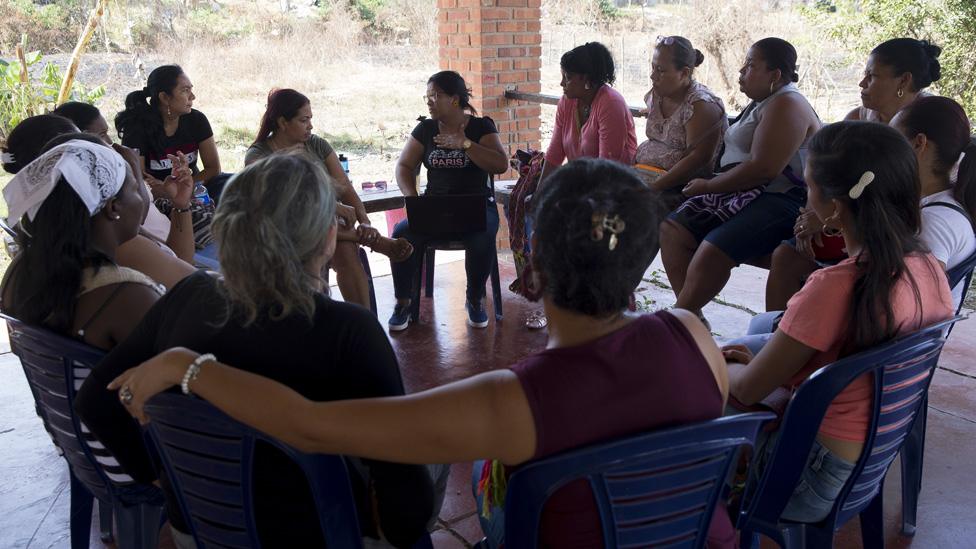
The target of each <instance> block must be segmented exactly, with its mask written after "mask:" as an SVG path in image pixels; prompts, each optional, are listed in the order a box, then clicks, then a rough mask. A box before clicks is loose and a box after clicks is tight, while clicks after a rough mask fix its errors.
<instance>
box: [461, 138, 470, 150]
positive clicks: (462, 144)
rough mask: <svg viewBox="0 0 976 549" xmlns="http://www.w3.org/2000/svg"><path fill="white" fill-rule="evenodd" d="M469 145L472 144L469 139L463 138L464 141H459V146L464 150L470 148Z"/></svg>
mask: <svg viewBox="0 0 976 549" xmlns="http://www.w3.org/2000/svg"><path fill="white" fill-rule="evenodd" d="M471 145H472V143H471V140H470V139H465V140H464V143H461V148H462V149H464V150H468V149H470V148H471Z"/></svg>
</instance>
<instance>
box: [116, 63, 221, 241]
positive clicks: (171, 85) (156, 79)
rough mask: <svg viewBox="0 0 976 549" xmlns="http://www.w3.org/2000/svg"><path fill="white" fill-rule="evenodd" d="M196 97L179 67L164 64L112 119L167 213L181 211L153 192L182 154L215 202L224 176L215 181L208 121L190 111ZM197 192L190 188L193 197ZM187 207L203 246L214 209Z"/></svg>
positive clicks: (214, 157)
mask: <svg viewBox="0 0 976 549" xmlns="http://www.w3.org/2000/svg"><path fill="white" fill-rule="evenodd" d="M195 99H196V96H195V95H193V83H192V82H190V78H189V77H188V76H187V75H186V73H184V72H183V69H182V68H180V66H179V65H163V66H161V67H157V68H156V69H154V70H153V71H152V72H151V73H149V78H148V79H147V80H146V87H144V88H142V89H141V90H136V91H133V92H131V93H129V95H127V96H126V98H125V110H123V111H122V112H120V113H118V114H117V115H116V116H115V128H116V130H117V131H118V133H119V137H121V139H122V144H123V145H125V146H126V147H129V148H132V149H136V150H138V151H139V156H140V158H141V159H142V173H143V178H144V179H145V180H146V183H147V184H149V187H150V188H151V189H152V190H153V196H154V197H155V198H156V199H157V200H156V207H158V208H159V209H160V211H162V212H163V213H164V214H167V215H169V213H170V210H171V209H178V210H181V211H182V210H186V208H181V207H180V205H179V204H176V203H174V202H173V201H172V199H171V198H170V197H169V196H166V194H165V193H160V192H158V191H157V190H159V189H165V188H166V187H165V184H164V183H165V182H166V178H167V177H168V176H170V175H172V172H173V169H174V168H175V167H177V166H176V164H175V162H176V159H177V158H181V157H180V155H181V154H182V155H184V156H185V165H186V167H188V168H189V169H190V172H191V174H192V176H193V180H194V181H195V182H196V184H197V186H203V187H206V188H207V190H208V193H209V195H210V197H211V199H212V200H213V201H217V200H219V198H220V191H221V189H222V187H223V184H224V183H225V182H226V178H224V177H217V176H218V175H220V156H219V155H218V154H217V145H216V143H215V141H214V135H213V130H212V129H211V128H210V121H209V120H207V117H206V116H205V115H204V114H203V113H202V112H200V111H198V110H196V109H194V108H193V101H194V100H195ZM201 162H202V163H203V167H202V168H201V167H200V163H201ZM180 164H183V161H182V160H181V161H180ZM198 192H199V189H194V194H197V193H198ZM188 208H190V213H191V214H192V219H193V233H194V239H195V242H196V246H197V247H198V248H203V247H205V246H206V245H208V244H209V243H210V241H211V236H210V220H211V219H212V217H213V205H212V204H211V203H210V201H202V202H201V201H196V200H194V201H193V204H191V205H190V206H188Z"/></svg>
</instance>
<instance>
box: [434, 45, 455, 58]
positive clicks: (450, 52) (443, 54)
mask: <svg viewBox="0 0 976 549" xmlns="http://www.w3.org/2000/svg"><path fill="white" fill-rule="evenodd" d="M437 55H438V57H440V58H441V59H442V60H445V59H456V58H457V56H458V49H457V48H446V47H441V48H439V49H438V54H437Z"/></svg>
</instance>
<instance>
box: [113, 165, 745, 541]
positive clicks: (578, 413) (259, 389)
mask: <svg viewBox="0 0 976 549" xmlns="http://www.w3.org/2000/svg"><path fill="white" fill-rule="evenodd" d="M540 193H541V196H539V197H538V200H537V201H536V203H537V206H536V213H535V217H534V221H535V227H536V232H535V234H534V236H533V242H532V249H533V252H534V253H533V257H532V266H533V271H534V273H533V274H531V275H530V276H531V277H532V279H533V281H534V284H533V286H534V287H535V289H536V290H537V292H535V293H536V294H538V295H541V298H542V301H543V304H544V306H545V311H546V315H547V316H548V317H549V342H548V345H547V348H546V349H545V350H543V351H541V352H539V353H536V354H534V355H531V356H529V357H527V358H525V359H523V360H522V361H520V362H518V363H517V364H515V365H514V366H512V368H511V369H507V370H496V371H492V372H487V373H484V374H480V375H477V376H474V377H471V378H469V379H466V380H462V381H459V382H455V383H451V384H449V385H445V386H443V387H439V388H435V389H431V390H429V391H424V392H422V393H417V394H414V395H409V396H405V397H398V398H382V399H364V400H350V401H343V402H322V403H318V402H315V403H313V402H310V401H308V400H306V399H304V398H303V397H301V396H300V395H299V394H298V393H295V392H294V391H292V390H290V389H288V388H287V387H285V386H283V385H280V384H278V383H275V382H272V381H270V380H268V379H265V378H262V377H259V376H256V375H253V374H249V373H245V372H243V371H239V370H235V369H233V368H231V367H229V366H225V365H222V364H220V363H219V362H218V361H216V360H210V361H205V362H204V364H203V365H202V366H200V368H199V370H197V371H196V374H197V375H196V377H193V379H192V380H191V381H190V382H189V389H190V390H191V391H192V392H194V393H196V394H198V395H199V396H201V397H203V398H206V399H207V400H209V401H210V402H212V403H213V404H215V405H216V406H217V407H219V408H221V409H222V410H224V411H225V412H227V413H228V414H230V415H231V416H233V417H235V418H237V419H239V420H240V421H243V422H244V423H247V424H249V425H252V426H254V427H256V428H258V429H260V430H262V431H264V432H266V433H268V434H270V435H272V436H274V437H277V438H280V439H282V440H283V441H285V442H287V443H289V444H292V445H294V446H296V447H297V448H299V449H301V450H303V451H308V452H324V453H338V454H347V453H348V454H351V455H361V456H364V457H369V458H374V459H384V460H390V461H399V462H404V463H444V462H455V461H465V460H473V459H479V458H489V459H492V460H496V461H497V462H498V463H500V464H504V465H505V466H507V467H517V466H518V465H519V464H521V463H525V462H527V461H530V460H533V459H537V458H541V457H544V456H547V455H549V454H553V453H556V452H561V451H563V450H567V449H570V448H574V447H577V446H582V445H586V444H591V443H594V442H598V441H602V440H606V439H611V438H614V437H620V436H624V435H629V434H634V433H638V432H642V431H648V430H653V429H655V428H659V427H670V426H674V425H678V424H683V423H690V422H696V421H702V420H707V419H710V418H715V417H719V416H721V415H722V410H723V407H724V403H725V398H726V395H727V386H728V383H727V379H726V372H725V360H724V359H723V357H722V355H721V352H720V351H719V349H718V347H717V346H716V345H715V343H714V341H713V340H712V338H711V334H710V333H709V332H708V330H706V329H705V327H704V326H703V325H702V324H701V322H700V321H699V320H698V319H697V318H696V317H695V316H694V315H693V314H691V313H689V312H687V311H683V310H673V311H668V312H665V311H660V312H658V313H655V314H652V315H635V314H631V313H628V312H627V305H628V302H629V298H630V295H631V293H632V292H633V291H634V288H636V287H637V284H638V283H639V282H640V280H641V277H642V276H643V274H644V272H645V271H646V269H647V267H648V265H649V264H650V262H651V252H652V251H653V250H656V249H657V238H658V223H659V221H660V220H658V219H655V216H654V213H653V212H654V211H655V209H654V203H653V201H654V198H653V196H652V194H651V192H650V191H649V190H648V188H647V187H645V186H644V184H643V183H641V182H640V180H639V179H637V177H636V176H635V175H633V174H632V173H631V171H630V170H628V169H626V168H624V167H621V166H619V165H616V164H614V163H612V162H608V161H604V160H596V159H583V160H576V161H573V162H571V163H569V164H568V165H566V166H564V167H562V168H560V169H559V170H557V171H556V172H554V173H553V174H552V176H551V179H550V180H549V184H547V185H546V186H545V187H544V188H543V189H542V191H540ZM197 357H198V354H197V353H195V352H193V351H190V350H188V349H183V348H178V349H171V350H169V351H166V352H165V353H163V354H161V355H159V356H158V357H156V358H155V359H152V360H151V361H149V362H147V363H145V364H143V365H142V366H140V367H139V368H135V369H133V370H129V371H128V372H127V373H126V374H124V375H123V376H121V377H119V378H118V379H116V380H115V381H114V382H113V384H112V385H111V387H113V388H123V390H122V391H121V394H124V395H126V400H127V401H128V406H129V409H130V411H131V412H132V413H133V414H134V415H136V416H137V417H139V418H141V419H143V420H144V419H145V417H144V416H143V415H142V403H144V402H145V400H146V399H147V398H149V397H150V396H151V395H153V394H155V393H157V392H159V391H161V390H164V389H166V388H167V387H169V386H171V385H175V384H179V383H180V381H181V380H183V378H184V375H185V374H187V371H188V367H189V366H190V365H191V363H192V362H193V361H194V360H196V358H197ZM190 373H191V374H193V373H194V372H190ZM191 377H192V375H191ZM129 395H131V397H130V396H129ZM254 402H262V403H264V405H262V406H260V407H258V408H255V407H254V406H253V403H254ZM588 490H589V488H588V487H587V486H586V485H583V484H571V485H569V486H567V487H565V488H563V489H561V490H560V491H558V492H557V493H556V494H555V495H554V496H553V497H552V498H551V499H550V501H549V502H548V503H547V504H546V508H545V510H544V513H543V525H542V536H543V540H542V541H543V543H544V544H545V545H548V546H554V547H598V546H600V545H601V544H602V540H601V536H600V535H599V534H600V523H599V519H598V517H597V514H596V511H595V508H594V505H593V500H592V496H591V495H590V494H589V492H588ZM497 516H500V513H499V514H496V517H497ZM486 529H487V530H488V532H487V533H489V534H492V528H490V525H489V527H488V528H486ZM490 538H491V539H489V543H490V544H491V545H492V546H495V545H497V544H499V543H500V542H501V541H502V540H501V539H499V538H498V536H496V535H491V536H490ZM710 541H715V543H714V544H710V545H715V546H732V545H733V544H734V535H733V531H732V526H731V523H730V522H729V520H728V516H727V515H726V514H725V513H723V512H717V513H715V518H714V519H713V521H712V528H711V530H710Z"/></svg>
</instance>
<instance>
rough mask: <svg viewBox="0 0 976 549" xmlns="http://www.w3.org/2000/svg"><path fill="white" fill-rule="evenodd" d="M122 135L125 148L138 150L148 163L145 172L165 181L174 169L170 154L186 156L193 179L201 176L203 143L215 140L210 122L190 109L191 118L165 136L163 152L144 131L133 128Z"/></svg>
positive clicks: (188, 116)
mask: <svg viewBox="0 0 976 549" xmlns="http://www.w3.org/2000/svg"><path fill="white" fill-rule="evenodd" d="M132 126H133V127H131V128H126V130H125V132H124V133H123V134H122V144H123V145H125V146H126V147H131V148H133V149H139V155H140V156H143V157H145V159H146V171H147V172H149V174H150V175H152V176H153V177H155V178H156V179H159V180H162V179H166V176H167V175H169V173H170V172H171V171H172V169H173V165H172V164H171V163H170V161H169V159H167V158H166V155H167V154H173V155H175V154H176V153H177V151H179V152H182V153H183V154H185V155H186V158H187V160H188V161H189V163H190V170H191V171H192V172H193V175H194V176H196V174H198V173H200V167H199V164H198V163H197V158H198V157H199V156H200V143H202V142H204V141H206V140H207V139H210V138H211V137H213V130H212V129H211V128H210V121H209V120H207V117H206V116H205V115H204V114H203V113H202V112H200V111H198V110H196V109H190V112H189V114H184V115H183V116H181V117H180V120H179V125H178V126H177V127H176V132H175V133H173V135H168V136H163V149H162V150H159V148H158V146H156V145H154V140H153V139H151V138H150V136H148V135H146V134H145V132H144V131H143V128H140V127H138V126H136V125H132Z"/></svg>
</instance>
